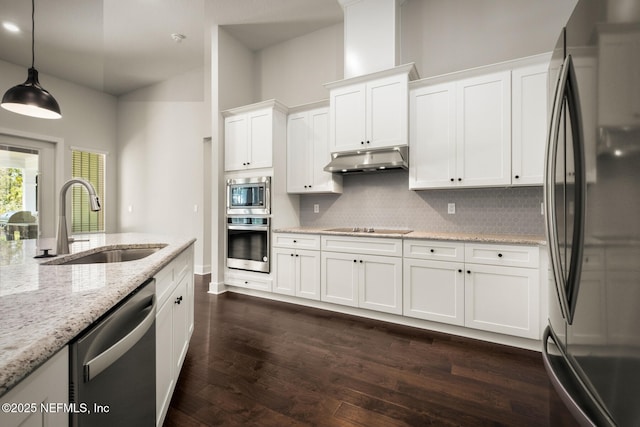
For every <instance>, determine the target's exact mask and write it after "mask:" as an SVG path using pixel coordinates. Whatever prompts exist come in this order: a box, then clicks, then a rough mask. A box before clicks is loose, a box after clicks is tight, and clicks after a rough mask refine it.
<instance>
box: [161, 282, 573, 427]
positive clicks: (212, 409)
mask: <svg viewBox="0 0 640 427" xmlns="http://www.w3.org/2000/svg"><path fill="white" fill-rule="evenodd" d="M195 277H196V303H195V319H196V320H195V322H196V324H195V330H194V334H193V336H192V339H191V344H190V348H189V352H188V353H187V358H186V360H185V363H184V367H183V370H182V372H181V375H180V379H179V381H178V384H177V386H176V391H175V393H174V396H173V399H172V401H171V406H170V408H169V411H168V413H167V418H166V421H165V426H213V425H224V426H233V425H242V426H246V425H255V426H285V425H290V426H308V425H314V426H426V425H434V426H458V425H465V426H528V425H531V426H534V425H535V426H550V425H563V426H573V425H576V423H575V421H573V419H572V418H571V415H570V414H569V413H568V410H567V409H566V408H565V407H564V406H563V404H562V402H561V401H560V400H559V398H558V396H557V394H556V393H555V391H554V390H553V388H552V387H551V385H550V383H549V381H548V379H547V376H546V373H545V371H544V368H543V366H542V360H541V356H540V354H539V353H536V352H531V351H526V350H521V349H515V348H510V347H507V346H502V345H495V344H491V343H486V342H482V341H477V340H472V339H467V338H461V337H456V336H450V335H447V334H442V333H436V332H430V331H424V330H421V329H417V328H411V327H405V326H401V325H393V324H387V323H385V322H379V321H374V320H369V319H362V318H358V317H355V316H349V315H345V314H340V313H333V312H329V311H325V310H318V309H312V308H308V307H302V306H298V305H295V304H286V303H281V302H277V301H270V300H264V299H260V298H255V297H249V296H245V295H239V294H233V293H226V294H223V295H219V296H215V295H210V294H208V293H206V289H207V285H208V282H209V277H208V276H195ZM552 417H553V418H552ZM558 422H559V423H561V424H558Z"/></svg>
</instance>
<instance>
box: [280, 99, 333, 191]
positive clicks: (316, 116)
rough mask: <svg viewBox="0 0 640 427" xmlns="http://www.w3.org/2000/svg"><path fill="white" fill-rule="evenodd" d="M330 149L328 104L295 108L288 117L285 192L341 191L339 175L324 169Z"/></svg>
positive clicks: (329, 155)
mask: <svg viewBox="0 0 640 427" xmlns="http://www.w3.org/2000/svg"><path fill="white" fill-rule="evenodd" d="M330 160H331V153H330V151H329V108H328V107H320V108H311V109H309V110H307V111H296V112H294V113H291V114H289V116H288V118H287V192H288V193H305V194H306V193H341V192H342V176H341V175H338V174H332V173H330V172H325V171H324V167H325V166H326V165H327V164H328V163H329V161H330Z"/></svg>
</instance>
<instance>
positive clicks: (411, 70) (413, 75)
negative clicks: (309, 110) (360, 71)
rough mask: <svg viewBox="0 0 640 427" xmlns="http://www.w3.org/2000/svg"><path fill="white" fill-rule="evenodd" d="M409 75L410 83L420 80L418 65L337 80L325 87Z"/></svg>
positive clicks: (333, 87) (408, 65)
mask: <svg viewBox="0 0 640 427" xmlns="http://www.w3.org/2000/svg"><path fill="white" fill-rule="evenodd" d="M405 73H406V74H408V77H409V81H411V80H417V79H419V78H420V75H419V74H418V69H417V68H416V64H414V63H413V62H411V63H409V64H404V65H399V66H397V67H393V68H389V69H388V70H382V71H376V72H375V73H371V74H365V75H362V76H356V77H351V78H348V79H343V80H337V81H335V82H330V83H325V84H324V87H325V88H327V89H329V90H331V89H335V88H338V87H342V86H347V85H351V84H357V83H363V82H367V81H370V80H374V79H379V78H382V77H388V76H395V75H398V74H405Z"/></svg>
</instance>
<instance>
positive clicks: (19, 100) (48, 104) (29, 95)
mask: <svg viewBox="0 0 640 427" xmlns="http://www.w3.org/2000/svg"><path fill="white" fill-rule="evenodd" d="M35 10H36V7H35V0H31V68H29V73H28V75H27V80H26V81H25V82H24V83H22V84H21V85H17V86H14V87H12V88H11V89H9V90H8V91H7V92H6V93H5V94H4V96H3V97H2V104H0V106H2V108H4V109H6V110H9V111H13V112H14V113H18V114H24V115H25V116H31V117H38V118H41V119H59V118H61V117H62V113H61V112H60V106H59V105H58V102H57V101H56V100H55V98H54V97H53V96H52V95H51V94H50V93H49V92H47V91H46V90H45V89H43V88H42V86H40V82H39V81H38V70H36V69H35V68H34V66H33V65H34V62H35V32H36V30H35V27H36V24H35Z"/></svg>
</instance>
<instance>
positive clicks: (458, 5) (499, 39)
mask: <svg viewBox="0 0 640 427" xmlns="http://www.w3.org/2000/svg"><path fill="white" fill-rule="evenodd" d="M576 3H577V0H535V1H523V0H520V1H514V0H456V1H451V0H409V1H407V2H406V3H405V4H404V5H403V6H402V8H401V15H402V17H401V19H402V24H401V33H402V35H401V38H402V41H401V62H403V63H408V62H415V63H416V67H417V68H418V72H419V73H420V77H430V76H435V75H439V74H445V73H450V72H453V71H459V70H464V69H468V68H473V67H478V66H482V65H488V64H493V63H496V62H502V61H506V60H510V59H515V58H521V57H525V56H531V55H535V54H539V53H545V52H550V51H551V50H552V49H553V48H554V47H555V44H556V41H557V39H558V36H559V35H560V30H561V29H562V27H563V26H564V25H565V24H566V22H567V19H568V18H569V16H570V14H571V11H572V10H573V8H574V7H575V4H576Z"/></svg>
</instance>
